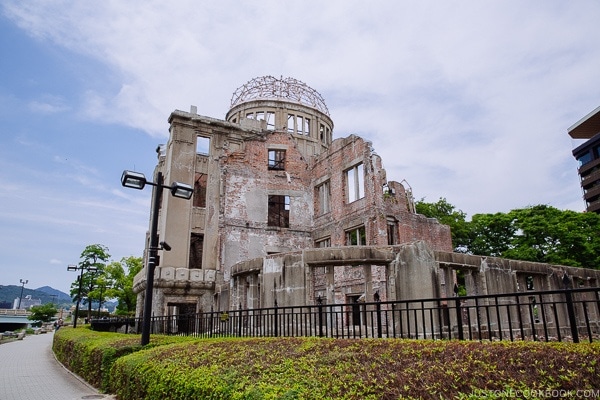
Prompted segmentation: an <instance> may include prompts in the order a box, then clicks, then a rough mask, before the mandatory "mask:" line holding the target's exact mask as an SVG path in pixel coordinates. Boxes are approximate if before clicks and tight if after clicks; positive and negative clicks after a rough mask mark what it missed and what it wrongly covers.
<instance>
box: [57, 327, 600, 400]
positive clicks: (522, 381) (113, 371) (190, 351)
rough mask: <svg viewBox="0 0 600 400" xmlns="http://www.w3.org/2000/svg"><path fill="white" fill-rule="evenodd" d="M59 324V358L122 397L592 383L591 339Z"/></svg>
mask: <svg viewBox="0 0 600 400" xmlns="http://www.w3.org/2000/svg"><path fill="white" fill-rule="evenodd" d="M58 333H60V334H59V335H58V336H57V337H58V338H59V339H55V347H56V348H57V349H58V350H59V352H61V353H62V354H63V356H62V357H61V359H62V358H65V356H66V354H70V355H71V356H73V357H74V358H78V359H79V360H78V361H77V362H75V361H74V360H67V361H68V363H69V364H70V365H76V366H77V367H78V368H79V369H80V370H81V371H83V372H82V373H79V372H77V371H75V372H77V373H79V374H80V375H82V376H84V377H85V375H84V374H89V375H92V376H94V381H91V382H100V384H98V385H100V386H97V387H101V388H102V389H103V390H107V391H110V392H111V393H115V394H116V395H117V396H118V398H119V399H127V400H136V399H149V400H152V399H156V400H165V399H173V400H177V399H196V398H198V399H200V398H201V399H402V398H422V399H440V398H448V399H452V398H455V399H476V398H488V399H494V398H503V397H504V398H505V397H507V396H510V395H511V394H515V393H516V394H518V393H520V394H523V393H528V392H527V391H533V390H538V391H548V390H563V391H568V390H585V389H598V388H600V368H599V367H598V362H599V360H600V343H593V344H589V343H581V344H573V343H539V342H514V343H512V342H467V341H463V342H460V341H428V340H419V341H418V340H398V339H320V338H262V339H256V338H253V339H239V338H220V339H194V338H185V337H179V338H178V337H166V336H158V335H153V336H152V337H151V341H150V344H149V345H148V346H146V347H144V348H141V347H140V346H139V345H138V344H137V343H138V341H139V336H137V335H136V336H132V335H119V334H114V333H98V332H92V331H89V330H87V329H81V330H80V329H79V328H78V329H65V330H64V332H63V330H62V329H61V330H59V331H58ZM57 340H58V341H61V344H60V345H57V343H56V341H57ZM63 341H64V342H71V343H72V344H69V345H67V344H66V343H62V342H63ZM96 353H99V354H101V355H102V356H101V357H100V356H98V355H95V354H96ZM88 354H89V355H88ZM63 362H65V361H63ZM94 363H96V364H95V365H94ZM65 364H67V363H65ZM91 365H94V368H95V369H96V370H101V371H96V372H97V373H99V374H100V376H95V375H94V374H93V373H92V371H90V366H91ZM98 365H101V366H102V367H101V368H98ZM86 379H88V378H87V377H86ZM88 381H89V379H88ZM513 397H514V396H513ZM517 397H524V396H517Z"/></svg>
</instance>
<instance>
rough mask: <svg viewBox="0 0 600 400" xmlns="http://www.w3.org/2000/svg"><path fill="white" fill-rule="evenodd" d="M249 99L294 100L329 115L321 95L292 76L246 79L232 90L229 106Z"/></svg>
mask: <svg viewBox="0 0 600 400" xmlns="http://www.w3.org/2000/svg"><path fill="white" fill-rule="evenodd" d="M251 100H283V101H294V102H298V103H301V104H304V105H307V106H309V107H313V108H315V109H317V110H319V111H321V112H322V113H324V114H325V115H328V116H329V110H328V109H327V106H326V105H325V100H323V96H321V94H319V92H317V91H316V90H315V89H313V88H311V87H310V86H308V85H307V84H305V83H304V82H301V81H299V80H297V79H294V78H283V77H281V78H280V79H277V78H275V77H273V76H261V77H259V78H254V79H252V80H250V81H248V82H247V83H246V84H244V85H242V86H240V87H239V88H237V89H236V91H235V92H233V96H232V97H231V108H233V107H235V106H236V105H238V104H241V103H245V102H247V101H251Z"/></svg>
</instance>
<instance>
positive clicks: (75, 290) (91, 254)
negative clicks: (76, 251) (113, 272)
mask: <svg viewBox="0 0 600 400" xmlns="http://www.w3.org/2000/svg"><path fill="white" fill-rule="evenodd" d="M109 259H110V254H109V253H108V248H107V247H106V246H103V245H101V244H91V245H88V246H86V248H85V249H84V250H83V251H82V252H81V256H80V261H79V264H78V268H79V270H78V271H79V273H80V275H79V276H78V277H77V279H76V280H75V282H73V283H71V293H70V295H71V297H72V298H73V301H74V302H77V301H78V300H79V301H81V302H82V303H83V304H87V306H88V319H89V318H90V317H91V314H92V301H93V300H94V298H93V295H94V293H93V291H94V289H96V288H97V286H98V282H97V280H98V277H100V276H102V274H103V273H104V268H105V266H106V262H107V261H108V260H109ZM90 267H94V268H95V269H96V271H89V268H90ZM82 269H83V270H82ZM80 278H81V284H80V282H79V279H80ZM80 291H81V293H80Z"/></svg>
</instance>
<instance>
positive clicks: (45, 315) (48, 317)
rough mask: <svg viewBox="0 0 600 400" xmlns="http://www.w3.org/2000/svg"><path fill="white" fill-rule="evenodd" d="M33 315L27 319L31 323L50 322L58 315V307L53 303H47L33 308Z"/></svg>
mask: <svg viewBox="0 0 600 400" xmlns="http://www.w3.org/2000/svg"><path fill="white" fill-rule="evenodd" d="M30 311H31V314H30V315H29V316H28V317H27V319H28V320H30V321H35V322H50V321H52V318H54V316H55V315H56V313H57V310H56V307H55V306H54V304H52V303H46V304H43V305H41V306H32V307H31V309H30Z"/></svg>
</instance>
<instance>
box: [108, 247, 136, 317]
mask: <svg viewBox="0 0 600 400" xmlns="http://www.w3.org/2000/svg"><path fill="white" fill-rule="evenodd" d="M142 267H143V265H142V258H141V257H133V256H130V257H123V258H122V259H121V261H120V262H117V261H113V262H112V263H110V264H109V265H107V266H106V268H105V269H104V273H105V276H106V280H107V282H108V283H109V289H108V290H107V293H106V294H107V296H108V297H110V298H113V299H115V298H116V299H117V301H118V304H117V311H116V312H117V314H120V315H126V314H132V313H134V312H135V307H136V300H137V296H136V295H135V293H133V278H134V277H135V275H136V274H137V273H138V272H140V271H141V270H142Z"/></svg>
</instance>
